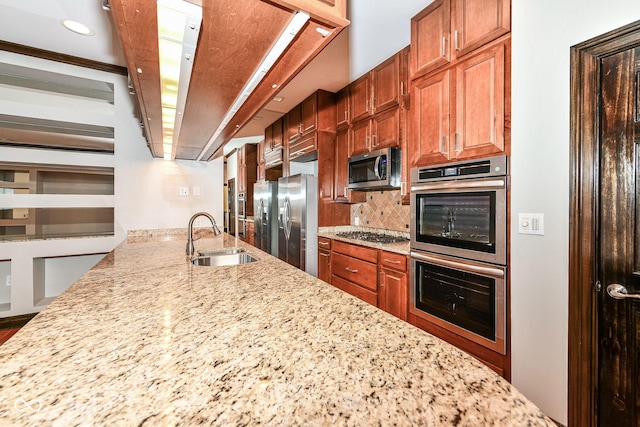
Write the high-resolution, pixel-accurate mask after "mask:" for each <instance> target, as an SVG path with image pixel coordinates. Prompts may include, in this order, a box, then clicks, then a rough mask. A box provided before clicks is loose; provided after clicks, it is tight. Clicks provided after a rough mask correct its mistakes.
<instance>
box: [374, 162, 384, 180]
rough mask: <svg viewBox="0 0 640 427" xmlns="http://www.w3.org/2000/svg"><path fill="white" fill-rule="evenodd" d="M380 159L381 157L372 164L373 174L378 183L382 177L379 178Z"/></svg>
mask: <svg viewBox="0 0 640 427" xmlns="http://www.w3.org/2000/svg"><path fill="white" fill-rule="evenodd" d="M381 158H382V156H378V157H376V162H375V163H374V164H373V172H374V173H375V174H376V178H378V181H381V180H382V176H380V159H381Z"/></svg>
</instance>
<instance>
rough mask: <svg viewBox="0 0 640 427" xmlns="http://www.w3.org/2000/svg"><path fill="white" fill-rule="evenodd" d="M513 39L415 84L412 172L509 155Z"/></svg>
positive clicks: (507, 39)
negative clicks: (449, 162)
mask: <svg viewBox="0 0 640 427" xmlns="http://www.w3.org/2000/svg"><path fill="white" fill-rule="evenodd" d="M509 58H510V39H509V38H506V39H504V40H501V41H497V42H494V43H492V44H490V45H488V46H486V47H485V48H483V49H481V50H479V51H478V52H477V53H476V54H474V55H472V56H469V57H468V58H467V59H465V60H464V61H460V62H458V63H457V65H456V66H455V67H450V68H447V69H445V70H443V71H442V72H437V73H435V74H429V75H426V76H424V77H421V78H419V79H417V80H415V81H414V82H413V84H412V94H411V97H412V100H413V103H414V104H413V108H412V110H411V117H412V120H411V124H410V127H409V131H410V137H409V146H410V153H411V158H410V163H411V167H418V166H425V165H429V164H435V163H442V162H443V161H448V160H452V159H456V160H459V159H465V158H473V157H480V156H485V155H495V154H499V153H503V152H508V148H509V147H508V144H507V142H508V133H507V131H508V129H507V128H505V124H507V123H508V121H509V120H508V117H509V98H510V86H509V81H510V78H509V77H510V75H509V69H510V64H509Z"/></svg>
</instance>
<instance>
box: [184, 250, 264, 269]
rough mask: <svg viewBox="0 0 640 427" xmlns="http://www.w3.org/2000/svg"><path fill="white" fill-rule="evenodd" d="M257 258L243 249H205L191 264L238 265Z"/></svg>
mask: <svg viewBox="0 0 640 427" xmlns="http://www.w3.org/2000/svg"><path fill="white" fill-rule="evenodd" d="M256 261H258V258H256V257H254V256H253V255H251V254H248V253H246V252H245V251H244V249H230V250H221V251H205V252H202V254H201V255H200V256H198V257H196V258H193V259H192V260H191V263H192V264H193V265H199V266H204V267H221V266H225V265H240V264H248V263H250V262H256Z"/></svg>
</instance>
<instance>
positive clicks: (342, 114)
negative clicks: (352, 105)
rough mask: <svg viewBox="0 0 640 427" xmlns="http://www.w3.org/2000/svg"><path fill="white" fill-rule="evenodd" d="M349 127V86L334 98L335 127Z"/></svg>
mask: <svg viewBox="0 0 640 427" xmlns="http://www.w3.org/2000/svg"><path fill="white" fill-rule="evenodd" d="M346 126H349V86H347V87H345V88H344V89H342V90H341V91H340V92H338V94H337V96H336V127H338V128H341V127H346Z"/></svg>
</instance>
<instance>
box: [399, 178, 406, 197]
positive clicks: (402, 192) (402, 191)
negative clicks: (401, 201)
mask: <svg viewBox="0 0 640 427" xmlns="http://www.w3.org/2000/svg"><path fill="white" fill-rule="evenodd" d="M400 195H401V196H406V195H407V183H406V182H404V181H402V182H401V183H400Z"/></svg>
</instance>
